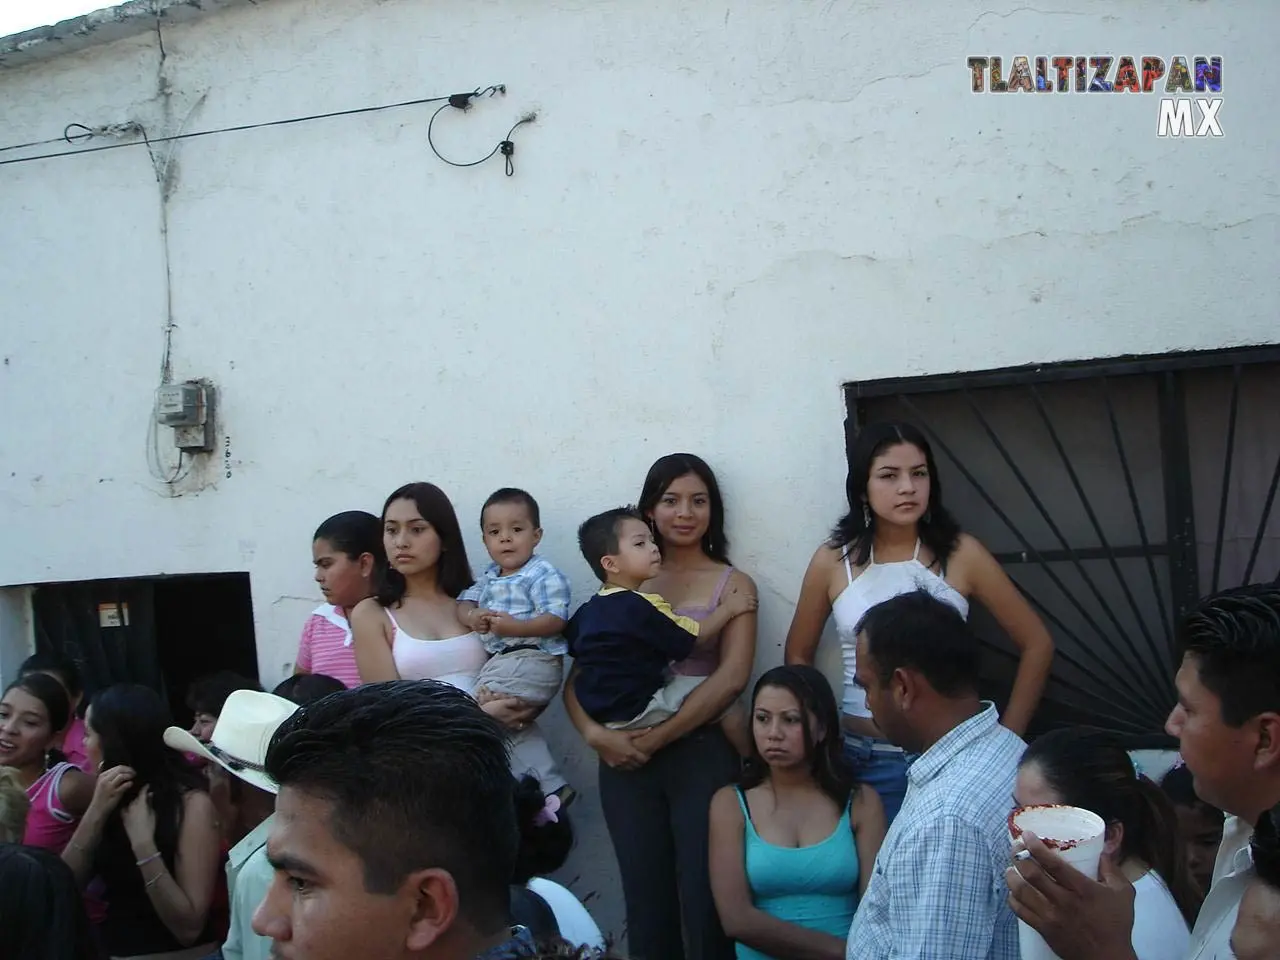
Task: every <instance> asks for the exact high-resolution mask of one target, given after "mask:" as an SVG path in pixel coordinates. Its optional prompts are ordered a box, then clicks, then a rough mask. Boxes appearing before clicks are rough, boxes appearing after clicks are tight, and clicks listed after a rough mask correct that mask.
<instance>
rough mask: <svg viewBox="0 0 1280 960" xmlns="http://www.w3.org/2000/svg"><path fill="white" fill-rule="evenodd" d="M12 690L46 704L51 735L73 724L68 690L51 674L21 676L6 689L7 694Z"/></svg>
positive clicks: (37, 673)
mask: <svg viewBox="0 0 1280 960" xmlns="http://www.w3.org/2000/svg"><path fill="white" fill-rule="evenodd" d="M10 690H21V691H22V692H23V693H27V694H30V695H31V696H33V697H35V698H36V699H37V700H39V701H40V702H41V703H42V704H44V709H45V713H47V714H48V715H49V732H50V733H58V732H60V731H62V730H65V729H66V727H67V724H68V723H70V722H71V700H70V698H68V697H67V688H66V687H64V686H63V685H62V683H61V682H60V681H58V680H56V679H55V678H54V677H52V676H50V675H49V674H47V673H43V672H36V673H28V674H26V675H25V676H19V677H18V679H17V680H15V681H13V683H11V684H9V686H7V687H5V688H4V692H5V693H8V692H9V691H10Z"/></svg>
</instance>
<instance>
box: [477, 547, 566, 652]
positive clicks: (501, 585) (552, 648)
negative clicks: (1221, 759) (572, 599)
mask: <svg viewBox="0 0 1280 960" xmlns="http://www.w3.org/2000/svg"><path fill="white" fill-rule="evenodd" d="M458 599H459V600H470V601H471V602H472V603H474V604H476V605H477V606H479V607H481V608H483V609H486V610H495V611H497V612H498V613H505V614H509V615H510V616H512V617H515V618H516V619H517V620H532V619H533V618H534V617H539V616H541V615H542V614H544V613H551V614H554V615H555V616H557V617H559V618H560V619H561V620H568V619H569V581H568V579H567V578H566V577H565V575H564V574H563V573H561V572H560V571H559V570H557V569H556V568H555V567H553V566H552V565H551V564H550V562H548V561H547V560H544V559H542V557H539V556H533V557H530V558H529V562H528V563H526V564H525V565H524V566H523V567H521V568H520V569H519V570H517V571H516V572H515V573H512V574H508V575H507V576H503V574H502V568H501V567H499V566H498V565H497V564H496V563H491V564H489V566H488V567H486V568H485V571H484V573H482V574H481V575H480V579H479V580H477V581H476V582H475V583H474V584H473V585H472V586H470V587H468V588H467V589H466V590H464V591H462V593H461V594H459V596H458ZM480 639H481V640H483V641H484V646H485V649H486V650H488V651H489V652H490V653H502V651H503V650H505V649H506V648H507V647H510V646H520V645H524V644H528V643H537V645H538V648H539V649H540V650H542V651H543V652H544V653H549V654H551V655H552V656H556V657H561V656H564V654H566V653H568V651H569V647H568V645H567V644H566V643H565V641H564V637H562V636H560V635H558V634H557V635H555V636H550V637H495V636H494V635H492V634H485V635H483V636H482V637H481V638H480Z"/></svg>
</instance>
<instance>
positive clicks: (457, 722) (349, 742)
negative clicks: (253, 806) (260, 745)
mask: <svg viewBox="0 0 1280 960" xmlns="http://www.w3.org/2000/svg"><path fill="white" fill-rule="evenodd" d="M266 772H267V775H268V776H270V777H271V778H272V779H273V780H275V781H276V783H278V784H279V785H280V788H281V790H282V791H283V790H286V789H292V790H297V791H300V792H302V793H304V794H307V795H309V796H313V797H317V798H321V799H324V800H327V801H329V803H331V804H332V807H333V809H332V811H331V815H330V817H329V828H330V829H331V831H332V832H333V835H334V837H335V838H336V839H337V840H338V841H339V842H340V843H342V844H344V845H345V846H346V847H348V848H349V849H350V850H351V851H352V852H354V853H355V854H356V855H357V856H358V857H359V858H360V860H361V862H362V864H363V868H364V885H365V889H367V890H368V891H369V892H371V893H383V894H385V893H390V892H393V891H395V890H396V889H397V888H398V887H399V885H400V884H401V882H403V880H404V878H405V877H406V876H407V875H408V874H410V873H411V872H413V871H415V870H421V869H425V868H428V867H436V868H439V869H442V870H446V871H448V872H449V873H450V874H451V875H452V877H453V880H454V883H455V884H456V885H457V888H458V897H459V900H460V902H461V905H460V910H461V913H462V915H463V916H464V917H466V918H467V920H468V921H469V922H470V923H471V925H472V926H473V927H475V928H476V930H477V932H479V933H492V932H494V931H496V930H498V929H499V928H500V927H502V926H503V925H504V924H505V923H506V914H507V883H508V881H509V880H510V878H511V876H512V874H513V873H514V867H515V863H516V852H517V849H518V847H519V841H520V835H519V831H518V830H517V828H516V818H515V816H514V815H513V794H514V790H515V783H514V781H513V779H512V777H511V772H510V768H509V765H508V759H507V738H506V735H505V734H504V732H503V730H502V728H501V727H500V726H499V725H498V724H497V722H496V721H494V720H493V719H492V718H491V717H489V716H488V714H486V713H485V712H484V711H483V710H481V709H480V707H479V706H478V705H477V704H476V702H475V700H473V699H472V698H471V697H469V696H468V695H467V694H465V693H463V692H462V691H461V690H459V689H458V688H457V687H454V686H451V685H450V684H447V683H438V682H436V681H433V680H391V681H386V682H382V683H369V684H365V685H363V686H360V687H356V688H355V689H353V690H344V691H342V692H341V693H335V694H333V695H331V696H328V697H325V698H324V699H323V700H319V701H317V702H316V703H313V704H311V705H309V706H305V707H302V708H300V709H299V710H298V712H297V713H295V714H294V715H293V716H292V717H290V718H289V719H288V720H286V721H285V722H284V723H283V724H281V725H280V727H279V729H277V731H276V733H275V735H274V736H272V738H271V745H270V747H269V748H268V750H267V758H266Z"/></svg>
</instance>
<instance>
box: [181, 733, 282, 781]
mask: <svg viewBox="0 0 1280 960" xmlns="http://www.w3.org/2000/svg"><path fill="white" fill-rule="evenodd" d="M164 743H165V746H167V747H170V748H172V749H174V750H177V751H178V752H179V753H191V754H195V755H196V756H197V757H200V758H201V759H203V760H208V761H209V762H210V763H216V764H217V765H218V766H220V767H221V768H222V769H223V770H225V771H227V773H229V774H231V775H232V776H233V777H236V778H238V779H240V780H243V781H244V782H245V783H247V784H249V786H251V787H257V788H258V789H259V790H264V791H266V792H267V793H270V794H275V793H278V792H279V791H280V788H279V787H278V786H277V785H276V782H275V781H274V780H272V779H271V778H270V777H268V776H267V775H266V774H265V773H262V772H260V771H258V770H250V769H249V768H247V767H240V768H239V769H236V767H233V766H231V765H230V764H229V763H227V762H226V761H225V760H223V759H222V758H221V757H219V756H218V755H217V754H216V753H214V752H213V751H212V750H210V749H209V748H208V747H206V746H205V745H204V744H203V743H201V742H200V741H199V740H197V739H196V738H195V737H193V736H192V735H191V732H190V731H189V730H183V729H182V728H181V727H169V728H168V729H166V730H165V732H164Z"/></svg>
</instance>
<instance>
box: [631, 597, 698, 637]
mask: <svg viewBox="0 0 1280 960" xmlns="http://www.w3.org/2000/svg"><path fill="white" fill-rule="evenodd" d="M636 592H637V593H639V591H636ZM640 596H642V597H644V598H645V599H646V600H648V601H649V602H650V603H651V604H653V608H654V609H655V610H657V611H658V612H659V613H660V614H662V615H663V616H664V617H666V618H667V619H669V620H671V622H672V623H674V624H675V625H676V626H678V627H682V628H684V629H685V630H688V631H689V632H690V633H691V634H693V635H694V636H695V637H696V636H697V635H698V631H699V630H700V629H702V627H701V625H700V624H699V623H698V621H697V620H695V619H693V617H682V616H680V614H678V613H676V612H675V611H674V610H672V609H671V604H669V603H667V601H666V600H664V599H662V597H660V596H658V595H657V594H656V593H641V594H640Z"/></svg>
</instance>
